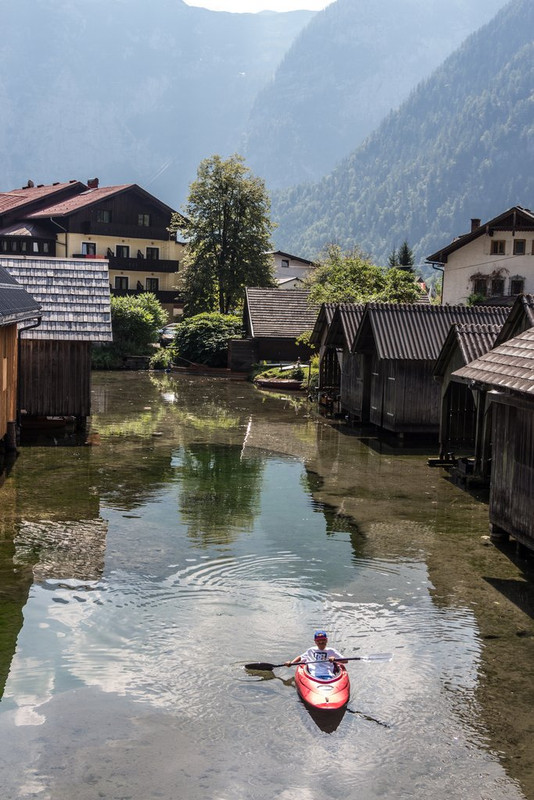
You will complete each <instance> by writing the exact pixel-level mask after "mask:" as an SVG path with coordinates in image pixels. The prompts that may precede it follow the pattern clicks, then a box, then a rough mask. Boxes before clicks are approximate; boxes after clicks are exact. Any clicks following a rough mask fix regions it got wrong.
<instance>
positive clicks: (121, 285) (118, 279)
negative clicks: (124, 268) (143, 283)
mask: <svg viewBox="0 0 534 800" xmlns="http://www.w3.org/2000/svg"><path fill="white" fill-rule="evenodd" d="M127 288H128V276H127V275H116V276H115V289H121V290H123V291H124V290H125V289H127Z"/></svg>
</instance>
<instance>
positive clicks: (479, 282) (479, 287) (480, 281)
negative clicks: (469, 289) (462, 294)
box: [473, 278, 487, 297]
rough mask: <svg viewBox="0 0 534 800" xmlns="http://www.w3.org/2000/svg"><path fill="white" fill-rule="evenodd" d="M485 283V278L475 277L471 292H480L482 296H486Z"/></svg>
mask: <svg viewBox="0 0 534 800" xmlns="http://www.w3.org/2000/svg"><path fill="white" fill-rule="evenodd" d="M486 291H487V285H486V279H485V278H475V280H474V281H473V292H474V294H480V295H482V297H485V296H486Z"/></svg>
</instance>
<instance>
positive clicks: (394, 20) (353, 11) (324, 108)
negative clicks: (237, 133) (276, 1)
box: [244, 0, 506, 188]
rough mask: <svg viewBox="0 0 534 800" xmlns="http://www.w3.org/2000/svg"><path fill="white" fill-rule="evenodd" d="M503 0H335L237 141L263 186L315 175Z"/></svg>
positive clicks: (294, 49)
mask: <svg viewBox="0 0 534 800" xmlns="http://www.w3.org/2000/svg"><path fill="white" fill-rule="evenodd" d="M505 1H506V0H337V2H336V3H334V4H332V5H330V6H328V7H327V8H326V9H324V11H322V12H320V13H318V14H317V15H316V16H315V17H314V18H313V19H312V20H311V22H310V23H309V24H308V25H307V26H306V27H305V28H304V29H303V31H302V32H301V34H300V35H299V36H298V37H297V39H296V40H295V42H294V43H293V45H292V46H291V48H290V49H289V51H288V53H287V55H286V57H285V58H284V60H283V61H282V63H281V64H280V66H279V68H278V70H277V72H276V75H275V77H274V79H273V80H272V81H271V82H269V84H268V85H267V86H266V87H265V88H264V89H263V90H262V91H261V92H260V94H259V95H258V97H257V99H256V102H255V104H254V107H253V110H252V113H251V118H250V122H249V126H248V131H247V137H246V141H245V145H244V150H245V153H246V156H247V160H248V163H249V164H250V165H251V167H252V168H253V170H254V171H255V172H256V173H257V174H259V175H262V176H263V177H264V178H265V179H266V181H267V183H268V185H269V187H270V188H277V187H278V188H281V187H287V186H291V185H295V184H296V183H300V182H302V181H308V180H317V179H319V178H321V177H322V176H323V175H325V174H326V173H327V172H329V171H330V170H331V169H333V168H334V167H335V165H336V164H337V163H338V162H339V160H340V159H341V158H344V157H345V156H346V155H348V154H349V153H350V152H351V151H352V150H354V149H355V148H356V147H357V146H358V145H360V144H361V143H362V142H363V140H364V139H365V137H366V136H367V135H368V134H370V133H371V132H372V131H373V130H374V129H375V128H376V127H377V125H378V124H379V123H380V122H381V121H382V119H383V118H384V117H385V116H386V115H387V114H388V113H389V111H390V110H391V109H394V108H397V107H398V106H399V105H400V103H401V102H402V101H403V100H405V99H406V98H407V97H408V94H409V92H410V91H411V90H412V89H413V88H414V87H415V86H416V85H417V84H418V83H419V82H420V81H421V80H422V79H423V78H426V77H428V76H429V75H430V74H431V72H432V70H433V69H435V68H436V67H437V66H438V65H439V64H441V63H442V62H443V61H444V60H445V58H446V57H447V56H448V55H449V54H450V53H452V52H453V50H455V49H456V48H457V47H458V46H459V45H460V44H461V43H462V42H463V41H464V40H465V39H466V38H467V36H468V35H469V34H470V33H472V32H473V31H475V30H477V29H478V28H479V27H480V26H481V25H482V24H483V23H485V22H487V21H488V20H489V19H491V17H492V16H493V15H494V14H495V13H496V11H497V10H498V9H499V8H501V7H502V6H503V5H504V4H505Z"/></svg>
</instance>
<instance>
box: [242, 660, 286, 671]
mask: <svg viewBox="0 0 534 800" xmlns="http://www.w3.org/2000/svg"><path fill="white" fill-rule="evenodd" d="M279 666H281V665H280V664H269V662H268V661H253V662H252V663H251V664H245V669H257V670H260V671H261V670H263V671H264V672H267V671H269V670H271V669H274V668H275V667H279Z"/></svg>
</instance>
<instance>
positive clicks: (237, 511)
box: [179, 444, 263, 544]
mask: <svg viewBox="0 0 534 800" xmlns="http://www.w3.org/2000/svg"><path fill="white" fill-rule="evenodd" d="M179 468H180V471H181V476H180V478H181V492H180V500H179V502H180V510H181V514H182V517H183V519H184V521H185V522H186V523H187V525H188V527H189V535H190V536H191V537H192V538H193V539H195V540H196V541H198V542H199V543H201V544H207V543H208V542H230V541H233V540H234V539H235V537H236V534H237V533H238V532H239V531H243V530H251V528H252V524H253V521H254V517H255V515H256V514H257V513H258V510H259V496H260V484H261V480H262V475H263V460H262V459H260V458H252V457H247V458H242V457H241V448H240V447H235V446H226V445H211V446H207V445H203V444H191V445H189V446H188V447H186V448H185V449H184V450H183V451H182V453H181V458H180V464H179Z"/></svg>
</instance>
